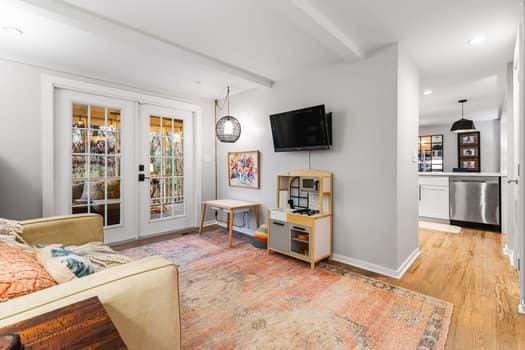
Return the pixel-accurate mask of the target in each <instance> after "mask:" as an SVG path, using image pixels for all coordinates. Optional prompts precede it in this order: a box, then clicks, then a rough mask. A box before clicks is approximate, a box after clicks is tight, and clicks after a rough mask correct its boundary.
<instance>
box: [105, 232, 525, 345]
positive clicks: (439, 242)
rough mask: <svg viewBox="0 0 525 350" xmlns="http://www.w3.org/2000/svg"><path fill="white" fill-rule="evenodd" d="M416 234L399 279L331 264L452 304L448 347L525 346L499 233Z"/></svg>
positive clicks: (524, 327) (524, 324)
mask: <svg viewBox="0 0 525 350" xmlns="http://www.w3.org/2000/svg"><path fill="white" fill-rule="evenodd" d="M208 229H214V227H210V228H208ZM178 236H180V234H173V235H167V236H161V237H155V238H151V239H146V240H144V241H136V242H131V243H127V244H125V245H122V246H117V247H115V248H117V249H126V248H130V247H132V246H138V245H144V244H148V243H153V242H155V241H160V240H164V239H173V238H176V237H178ZM419 237H420V243H419V245H420V250H421V256H420V257H419V258H418V259H417V260H416V261H415V262H414V264H413V265H412V266H411V267H410V269H409V270H408V271H407V273H406V274H405V275H404V276H403V278H402V279H400V280H396V279H392V278H389V277H385V276H381V275H378V274H375V273H372V272H368V271H364V270H361V269H358V268H354V267H350V266H347V265H344V264H339V263H336V262H332V263H333V264H336V265H338V266H341V267H343V268H345V269H348V270H351V271H354V272H357V273H360V274H363V275H366V276H370V277H373V278H376V279H379V280H382V281H387V282H389V283H392V284H394V285H398V286H400V287H403V288H407V289H410V290H414V291H416V292H420V293H423V294H426V295H430V296H433V297H435V298H438V299H442V300H446V301H448V302H451V303H452V304H454V312H453V316H452V323H451V326H450V331H449V338H448V342H447V349H461V350H463V349H465V350H466V349H476V350H481V349H525V316H521V315H519V314H518V313H517V306H518V300H519V286H518V275H517V273H516V271H514V270H513V269H512V268H511V267H510V265H509V262H508V259H507V257H505V256H504V255H503V253H502V238H503V236H502V235H500V234H497V233H491V232H484V231H476V230H469V229H464V230H462V232H461V233H459V234H451V233H442V232H437V231H430V230H424V229H422V230H420V235H419Z"/></svg>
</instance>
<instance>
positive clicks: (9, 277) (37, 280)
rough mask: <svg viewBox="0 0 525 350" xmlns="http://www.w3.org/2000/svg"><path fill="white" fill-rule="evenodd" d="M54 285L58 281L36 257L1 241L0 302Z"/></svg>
mask: <svg viewBox="0 0 525 350" xmlns="http://www.w3.org/2000/svg"><path fill="white" fill-rule="evenodd" d="M54 285H56V282H55V281H54V280H53V278H52V277H51V276H50V275H49V273H47V272H46V270H45V269H44V268H43V267H42V266H40V264H39V263H38V261H36V260H35V258H33V257H32V256H31V255H29V254H27V253H26V252H24V251H22V250H21V249H18V248H15V247H12V246H9V245H7V244H4V243H0V302H4V301H7V300H9V299H12V298H16V297H19V296H22V295H26V294H30V293H33V292H36V291H39V290H41V289H45V288H49V287H53V286H54Z"/></svg>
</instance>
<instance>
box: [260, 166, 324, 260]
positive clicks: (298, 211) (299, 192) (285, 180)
mask: <svg viewBox="0 0 525 350" xmlns="http://www.w3.org/2000/svg"><path fill="white" fill-rule="evenodd" d="M275 202H276V207H275V208H274V209H271V210H269V215H268V218H269V219H268V220H269V222H268V252H277V253H281V254H286V255H288V256H291V257H294V258H297V259H300V260H303V261H306V262H309V263H310V267H311V268H312V269H313V268H314V267H315V263H317V262H319V261H321V260H323V259H325V258H327V257H329V256H331V255H332V220H333V214H332V208H333V174H332V173H330V172H327V171H321V170H295V171H290V172H288V173H287V174H284V175H278V176H277V180H276V190H275Z"/></svg>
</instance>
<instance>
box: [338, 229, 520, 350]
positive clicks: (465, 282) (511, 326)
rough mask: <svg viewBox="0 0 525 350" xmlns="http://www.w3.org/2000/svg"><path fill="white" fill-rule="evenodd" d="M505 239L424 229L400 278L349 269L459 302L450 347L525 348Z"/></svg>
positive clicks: (471, 232)
mask: <svg viewBox="0 0 525 350" xmlns="http://www.w3.org/2000/svg"><path fill="white" fill-rule="evenodd" d="M502 237H503V236H502V235H501V234H497V233H491V232H484V231H476V230H469V229H464V230H462V232H461V233H459V234H451V233H442V232H436V231H430V230H424V229H421V230H420V234H419V240H420V243H419V245H420V250H421V256H420V257H419V258H418V259H417V260H416V261H415V262H414V264H413V265H412V266H411V267H410V269H409V270H408V271H407V273H406V274H405V275H404V276H403V278H402V279H400V280H396V279H392V278H389V277H384V276H381V275H378V274H375V273H371V272H368V271H364V270H361V269H357V268H353V267H348V266H346V265H345V266H344V267H345V268H347V269H349V270H352V271H354V272H358V273H361V274H364V275H367V276H370V277H373V278H376V279H380V280H382V281H387V282H389V283H392V284H394V285H398V286H400V287H403V288H407V289H410V290H413V291H416V292H420V293H423V294H426V295H430V296H433V297H435V298H438V299H441V300H445V301H448V302H451V303H452V304H454V312H453V315H452V323H451V325H450V331H449V338H448V342H447V349H476V350H481V349H525V316H522V315H519V314H518V313H517V307H518V302H519V284H518V275H517V272H516V271H514V270H513V269H512V268H511V267H510V265H509V261H508V258H507V257H506V256H504V255H503V253H502ZM333 263H334V264H337V263H335V262H333ZM337 265H341V264H337Z"/></svg>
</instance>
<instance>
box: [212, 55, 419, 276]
mask: <svg viewBox="0 0 525 350" xmlns="http://www.w3.org/2000/svg"><path fill="white" fill-rule="evenodd" d="M400 73H401V74H404V71H403V70H401V71H400ZM410 73H413V72H412V71H411V72H410ZM397 77H398V47H397V46H391V47H388V48H386V49H384V50H382V51H380V52H377V53H376V54H374V55H373V56H372V57H370V58H368V59H366V60H363V61H361V62H359V63H356V64H353V65H347V64H341V65H333V66H330V67H327V68H325V69H322V70H319V71H314V72H311V73H309V74H305V75H302V76H299V77H295V78H292V79H289V80H286V81H282V82H279V83H278V84H276V85H275V86H274V87H273V88H271V89H267V90H262V91H259V90H256V91H250V92H246V93H243V94H239V95H235V96H233V97H232V99H231V106H230V110H231V114H232V115H234V116H235V117H237V118H238V119H239V121H240V122H241V125H242V135H241V138H240V139H239V141H237V142H236V143H234V144H220V146H219V148H218V165H219V177H218V178H219V181H218V189H219V198H234V199H243V200H252V201H258V202H262V203H263V206H264V209H268V208H271V207H274V206H275V203H274V201H275V187H274V186H275V176H276V175H277V174H279V173H286V172H287V171H289V170H292V169H304V168H306V166H307V162H306V154H305V153H302V152H292V153H275V152H274V150H273V144H272V135H271V131H270V122H269V115H270V114H273V113H278V112H283V111H287V110H293V109H297V108H302V107H307V106H312V105H317V104H325V106H326V110H327V112H332V113H333V123H334V128H333V132H334V135H333V138H334V146H333V149H332V150H330V151H318V152H312V153H311V166H312V168H315V169H323V170H329V171H332V172H333V173H334V190H335V195H334V242H333V248H334V253H335V254H338V255H340V256H345V257H348V258H351V259H355V260H359V261H363V262H366V263H370V264H375V265H378V266H382V267H385V268H388V269H397V267H398V266H399V263H398V262H399V257H398V254H397V240H398V237H397V232H396V227H397V215H398V214H399V213H398V211H397V198H401V197H403V196H406V197H407V198H412V197H413V203H412V204H410V205H409V206H410V210H409V211H408V213H407V218H406V219H407V220H408V216H412V217H411V220H412V221H413V222H412V223H411V224H410V226H411V227H415V226H414V225H415V223H416V220H417V208H416V209H415V210H414V208H415V205H416V204H417V197H416V196H415V195H414V194H415V191H416V184H417V181H416V179H415V174H416V169H415V167H414V166H413V165H412V164H410V165H407V164H408V163H409V162H410V157H411V155H412V154H413V152H414V151H415V142H417V114H416V115H414V109H415V110H417V107H416V106H417V102H415V103H416V105H414V106H411V107H409V106H407V104H408V103H409V102H407V101H408V100H409V97H408V96H409V95H410V96H412V95H413V89H414V86H413V84H414V82H412V81H407V82H406V83H403V89H405V87H406V93H407V97H406V98H404V99H403V101H404V102H402V105H401V106H400V111H401V112H403V111H406V119H399V120H398V103H397V101H398V95H397V90H398V81H397ZM413 78H414V77H413V76H411V77H410V78H409V80H410V79H413ZM417 95H418V94H416V95H415V96H417ZM405 122H412V123H413V125H411V126H409V127H406V128H405V127H404V126H403V125H404V123H405ZM398 125H399V126H400V130H401V132H402V133H405V134H404V135H402V136H403V137H402V138H398V134H397V128H398ZM405 142H406V143H405ZM242 150H260V151H261V189H260V190H252V189H239V188H230V187H228V185H227V183H228V181H227V163H226V157H227V153H228V152H231V151H242ZM409 150H410V151H409ZM398 157H402V158H403V159H402V160H401V162H402V163H403V165H401V166H400V167H399V169H398ZM410 169H412V170H410ZM410 171H412V172H413V174H410V175H409V176H408V178H407V179H408V181H411V182H412V184H411V185H408V186H407V188H409V187H410V188H409V189H405V187H403V188H401V187H400V188H398V176H399V175H403V174H405V172H410ZM399 181H403V179H401V178H399ZM411 187H413V188H411ZM405 191H406V192H407V193H404V192H405ZM264 212H265V213H266V210H265V211H264ZM400 227H405V226H404V224H403V225H400ZM250 229H251V230H254V229H255V226H254V223H253V221H252V222H251V227H250ZM409 236H410V237H411V238H412V239H413V242H410V244H409V245H410V246H412V247H414V246H417V228H415V229H414V231H413V232H411V233H410V234H409ZM403 246H405V243H403ZM407 246H408V245H407ZM405 258H406V256H405Z"/></svg>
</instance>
